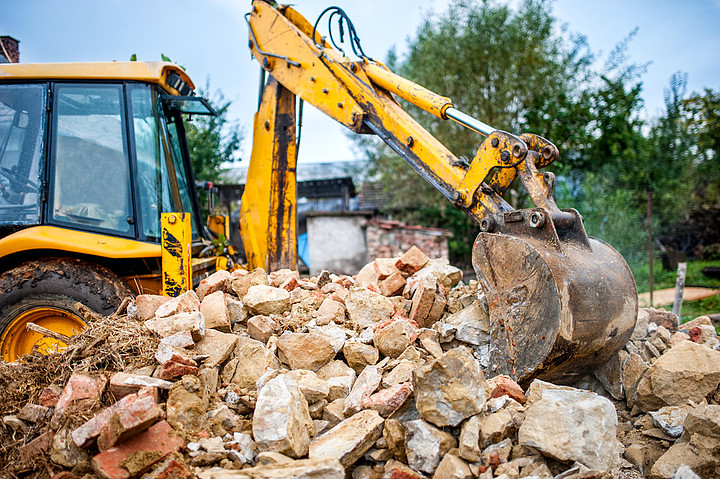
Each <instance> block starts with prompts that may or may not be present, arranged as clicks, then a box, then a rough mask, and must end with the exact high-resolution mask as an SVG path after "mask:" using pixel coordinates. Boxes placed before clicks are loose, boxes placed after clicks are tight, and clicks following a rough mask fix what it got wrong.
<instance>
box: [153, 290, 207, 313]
mask: <svg viewBox="0 0 720 479" xmlns="http://www.w3.org/2000/svg"><path fill="white" fill-rule="evenodd" d="M197 311H200V298H198V295H197V293H195V291H193V290H192V289H191V290H189V291H186V292H184V293H183V294H181V295H180V296H178V297H176V298H171V299H170V300H168V301H167V302H165V303H163V304H162V305H160V307H159V308H158V309H157V311H155V317H156V318H167V317H168V316H174V315H176V314H179V313H194V312H197Z"/></svg>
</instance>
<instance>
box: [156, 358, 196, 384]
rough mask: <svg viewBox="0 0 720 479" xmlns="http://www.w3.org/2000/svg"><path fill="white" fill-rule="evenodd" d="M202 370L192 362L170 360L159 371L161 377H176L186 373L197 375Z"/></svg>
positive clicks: (167, 378)
mask: <svg viewBox="0 0 720 479" xmlns="http://www.w3.org/2000/svg"><path fill="white" fill-rule="evenodd" d="M198 372H200V370H199V369H198V367H197V366H193V365H191V364H183V363H178V362H175V361H168V362H166V363H165V364H163V365H162V366H161V367H160V371H159V372H158V373H157V375H158V377H159V378H160V379H166V380H170V379H176V378H179V377H182V376H185V375H188V374H189V375H192V376H197V375H198Z"/></svg>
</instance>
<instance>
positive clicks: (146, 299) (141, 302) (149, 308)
mask: <svg viewBox="0 0 720 479" xmlns="http://www.w3.org/2000/svg"><path fill="white" fill-rule="evenodd" d="M170 299H171V298H170V297H169V296H160V295H158V294H140V295H138V296H137V297H136V298H135V306H137V317H138V319H139V320H140V321H147V320H148V319H150V318H152V317H153V316H155V311H157V309H158V308H159V307H160V306H162V305H163V304H165V303H167V302H168V301H170Z"/></svg>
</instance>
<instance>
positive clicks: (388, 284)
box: [378, 271, 405, 296]
mask: <svg viewBox="0 0 720 479" xmlns="http://www.w3.org/2000/svg"><path fill="white" fill-rule="evenodd" d="M378 286H379V287H380V292H381V293H382V294H383V296H395V295H396V294H398V293H400V292H401V291H402V290H403V288H404V287H405V278H404V277H403V275H402V274H401V273H400V272H399V271H396V272H395V273H393V274H391V275H390V276H388V277H387V278H385V279H383V280H381V281H380V283H379V284H378Z"/></svg>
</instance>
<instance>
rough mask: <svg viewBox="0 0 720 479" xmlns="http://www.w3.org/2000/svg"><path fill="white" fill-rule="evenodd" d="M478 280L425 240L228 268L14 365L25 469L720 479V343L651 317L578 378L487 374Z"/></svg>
mask: <svg viewBox="0 0 720 479" xmlns="http://www.w3.org/2000/svg"><path fill="white" fill-rule="evenodd" d="M487 308H488V306H487V304H486V303H485V301H484V298H483V295H482V294H481V293H479V292H478V289H477V283H476V282H475V281H472V280H471V281H468V282H467V283H465V282H463V281H462V272H461V271H460V270H459V269H457V268H455V267H453V266H451V265H449V264H448V262H447V261H444V260H430V259H429V258H428V257H427V256H426V255H425V254H423V253H422V252H421V251H420V250H419V249H417V248H415V247H413V248H411V249H410V250H409V251H408V252H406V253H405V254H404V255H403V256H401V257H400V258H392V259H385V258H382V259H377V260H375V261H373V262H372V263H370V264H368V265H366V266H365V267H364V268H363V269H362V270H361V271H360V272H359V273H358V275H357V276H354V277H349V276H337V275H334V274H331V273H329V272H323V273H322V274H321V275H319V276H318V277H312V278H302V277H300V276H299V275H298V273H297V272H295V271H289V270H281V271H276V272H272V273H269V274H268V273H266V272H265V271H263V270H261V269H257V270H254V271H243V270H238V271H234V272H232V273H229V272H226V271H220V272H217V273H215V274H213V275H212V276H210V277H208V278H206V279H205V280H203V281H202V283H201V284H200V285H199V287H198V288H197V289H196V290H195V291H188V292H187V293H185V294H183V295H181V296H179V297H177V298H172V299H171V298H167V297H161V296H153V295H140V296H138V297H137V298H136V299H135V300H133V301H131V302H125V303H124V304H123V307H122V308H121V309H120V310H119V311H118V312H117V313H116V314H115V315H113V316H110V317H107V318H95V317H91V316H92V313H90V312H89V311H85V314H86V317H87V318H86V319H88V320H90V321H89V325H88V328H87V329H86V330H85V331H84V332H83V333H82V334H79V335H78V336H75V337H73V338H71V339H70V341H69V344H68V347H67V348H66V349H65V350H64V351H62V352H58V353H54V354H51V355H48V356H42V355H39V354H32V355H29V356H26V357H25V358H23V361H22V362H18V363H11V364H3V365H0V388H2V390H3V391H4V393H3V403H2V404H0V414H1V415H2V427H0V435H1V437H0V439H2V445H1V446H0V468H1V469H2V470H3V471H4V473H5V474H8V475H9V477H57V478H62V479H72V478H81V477H87V478H90V477H100V478H103V479H131V478H136V477H140V476H142V475H143V474H145V476H144V477H147V478H156V479H159V478H164V479H169V478H189V477H200V478H203V479H241V478H242V479H245V478H248V479H259V478H308V479H310V478H338V479H341V478H345V477H352V478H353V479H371V478H373V479H374V478H377V479H380V478H385V479H401V478H424V477H425V478H429V477H433V478H443V479H444V478H475V477H478V478H482V479H491V478H493V477H497V478H502V479H516V478H521V477H528V478H540V479H549V478H553V477H554V478H562V479H571V478H574V479H580V478H585V479H588V478H606V477H607V478H610V477H623V478H640V477H651V478H668V479H669V478H695V477H703V478H704V477H707V478H709V477H718V476H720V388H719V386H720V341H719V340H718V337H717V334H716V332H715V329H714V328H713V326H712V323H711V321H710V320H709V318H707V317H699V318H696V319H694V320H692V321H690V322H689V323H685V324H682V325H678V319H677V316H674V315H673V314H671V313H668V312H666V311H663V310H654V309H641V310H640V312H639V314H638V320H637V324H636V327H635V331H634V333H633V335H632V338H631V340H630V341H629V342H628V343H627V345H626V346H625V348H624V349H623V350H621V351H620V352H619V353H618V354H617V355H616V356H615V357H613V358H612V359H611V360H610V361H609V362H607V363H606V364H604V365H599V367H598V369H597V370H596V371H595V373H594V374H593V375H588V376H586V377H584V378H582V379H581V380H580V381H579V382H577V383H576V384H573V385H555V384H550V383H547V382H543V381H540V380H535V381H533V382H532V383H531V384H530V385H529V386H528V387H527V388H526V389H525V390H523V388H521V387H520V386H519V385H518V384H517V383H516V382H515V381H513V380H512V379H511V378H509V377H507V376H495V377H487V376H486V371H487V368H488V357H489V348H490V334H491V326H490V320H489V318H488V313H487Z"/></svg>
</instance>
